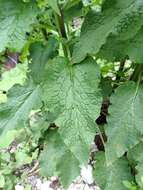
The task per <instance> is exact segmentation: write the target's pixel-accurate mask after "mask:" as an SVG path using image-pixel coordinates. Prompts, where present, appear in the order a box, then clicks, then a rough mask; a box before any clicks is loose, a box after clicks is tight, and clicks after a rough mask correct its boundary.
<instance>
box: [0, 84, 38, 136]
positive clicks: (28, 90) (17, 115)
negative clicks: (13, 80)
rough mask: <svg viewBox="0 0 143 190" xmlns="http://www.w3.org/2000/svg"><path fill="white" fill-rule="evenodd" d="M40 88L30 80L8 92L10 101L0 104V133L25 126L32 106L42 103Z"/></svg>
mask: <svg viewBox="0 0 143 190" xmlns="http://www.w3.org/2000/svg"><path fill="white" fill-rule="evenodd" d="M39 94H40V88H39V86H35V85H33V84H31V83H30V82H29V84H28V85H25V86H23V87H22V86H19V85H17V86H14V87H13V88H12V89H11V90H10V91H9V94H8V102H7V103H5V104H1V105H0V134H2V133H3V132H7V131H8V130H9V129H13V128H18V127H24V126H25V125H26V121H27V119H28V116H29V113H30V111H31V110H32V108H36V106H38V105H39V103H40V97H39Z"/></svg>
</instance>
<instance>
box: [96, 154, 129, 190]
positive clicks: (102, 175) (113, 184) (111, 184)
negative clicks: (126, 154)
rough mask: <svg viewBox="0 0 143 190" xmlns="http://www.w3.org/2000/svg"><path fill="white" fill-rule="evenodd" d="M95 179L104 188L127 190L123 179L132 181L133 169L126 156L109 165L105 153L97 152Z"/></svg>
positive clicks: (108, 189) (105, 189)
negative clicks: (131, 169)
mask: <svg viewBox="0 0 143 190" xmlns="http://www.w3.org/2000/svg"><path fill="white" fill-rule="evenodd" d="M94 176H95V181H96V183H97V184H98V185H99V187H100V188H101V189H102V190H126V187H125V186H124V184H123V181H131V180H132V176H131V171H130V168H129V166H128V162H127V160H126V159H125V158H120V159H118V160H117V161H116V162H115V163H113V164H112V165H110V166H109V167H107V165H106V160H105V154H104V153H103V152H99V153H97V154H96V163H95V169H94Z"/></svg>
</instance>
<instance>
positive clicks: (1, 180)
mask: <svg viewBox="0 0 143 190" xmlns="http://www.w3.org/2000/svg"><path fill="white" fill-rule="evenodd" d="M4 185H5V179H4V176H3V175H2V174H1V173H0V188H3V187H4Z"/></svg>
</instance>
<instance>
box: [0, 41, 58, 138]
mask: <svg viewBox="0 0 143 190" xmlns="http://www.w3.org/2000/svg"><path fill="white" fill-rule="evenodd" d="M50 42H51V41H49V42H48V43H49V44H48V46H41V45H40V46H39V44H38V45H37V48H36V45H35V49H33V51H31V57H34V55H35V53H37V58H33V62H32V64H31V65H30V68H31V69H32V71H31V72H29V73H28V76H27V78H28V79H27V81H26V82H25V84H24V85H23V86H20V85H16V86H14V87H13V88H12V89H11V90H10V91H9V92H8V102H6V103H5V104H4V103H3V104H1V105H0V135H1V134H2V133H5V132H7V131H8V130H9V129H13V128H19V127H25V126H26V122H27V120H28V116H29V113H30V112H31V110H32V109H37V108H39V107H40V106H41V85H42V81H43V77H44V71H45V69H44V64H45V62H47V61H48V60H49V59H50V58H51V56H52V55H53V54H52V52H53V53H54V52H55V45H54V44H53V43H51V45H50ZM44 47H46V48H44ZM47 47H48V48H47ZM38 50H39V52H38ZM46 52H47V55H46ZM34 61H35V63H34ZM38 70H39V72H40V73H41V74H39V75H38V74H37V79H36V72H37V71H38ZM40 77H41V78H40ZM35 81H36V82H35Z"/></svg>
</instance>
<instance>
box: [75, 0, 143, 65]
mask: <svg viewBox="0 0 143 190" xmlns="http://www.w3.org/2000/svg"><path fill="white" fill-rule="evenodd" d="M142 25H143V1H142V0H126V1H124V0H106V1H105V3H104V4H103V10H102V12H101V13H96V12H90V13H89V14H88V15H87V17H86V18H85V21H84V24H83V27H82V31H81V37H80V40H79V42H78V43H77V44H76V45H75V48H74V52H73V62H74V63H76V62H80V61H82V60H83V59H84V58H85V57H86V56H87V55H88V54H92V55H95V54H97V53H98V52H99V50H100V49H101V47H102V46H103V45H104V44H105V43H106V39H107V38H108V37H109V36H110V35H113V36H118V39H122V40H127V39H130V38H132V37H133V36H134V35H135V34H136V33H137V32H138V30H139V29H140V28H141V26H142ZM133 28H134V30H133ZM87 42H88V43H87Z"/></svg>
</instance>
